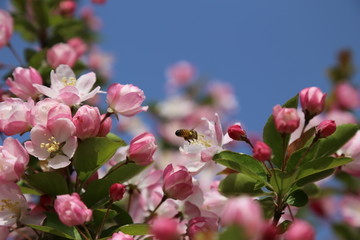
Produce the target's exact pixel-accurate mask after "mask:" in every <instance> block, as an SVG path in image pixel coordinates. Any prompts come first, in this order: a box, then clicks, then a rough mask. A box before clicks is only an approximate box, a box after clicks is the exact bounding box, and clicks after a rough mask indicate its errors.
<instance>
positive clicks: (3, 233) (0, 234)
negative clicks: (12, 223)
mask: <svg viewBox="0 0 360 240" xmlns="http://www.w3.org/2000/svg"><path fill="white" fill-rule="evenodd" d="M9 233H10V232H9V227H0V240H6V239H8V238H7V237H8V236H9Z"/></svg>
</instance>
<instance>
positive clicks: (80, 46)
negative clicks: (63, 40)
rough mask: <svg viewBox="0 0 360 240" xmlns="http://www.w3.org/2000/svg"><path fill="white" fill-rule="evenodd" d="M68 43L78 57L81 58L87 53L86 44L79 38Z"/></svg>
mask: <svg viewBox="0 0 360 240" xmlns="http://www.w3.org/2000/svg"><path fill="white" fill-rule="evenodd" d="M67 43H68V44H69V45H70V46H71V47H72V48H73V49H74V50H75V52H76V54H77V57H78V58H79V57H81V56H82V55H83V54H84V53H85V52H86V51H87V48H88V47H87V45H86V43H85V42H84V41H83V40H82V39H81V38H79V37H74V38H71V39H69V40H68V41H67Z"/></svg>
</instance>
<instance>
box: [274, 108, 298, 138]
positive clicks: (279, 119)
mask: <svg viewBox="0 0 360 240" xmlns="http://www.w3.org/2000/svg"><path fill="white" fill-rule="evenodd" d="M273 117H274V122H275V126H276V129H277V131H278V132H280V133H287V134H290V133H292V132H294V131H295V130H296V129H297V128H298V127H299V124H300V118H299V116H298V114H297V111H296V109H295V108H282V107H281V106H280V105H276V106H275V107H274V108H273Z"/></svg>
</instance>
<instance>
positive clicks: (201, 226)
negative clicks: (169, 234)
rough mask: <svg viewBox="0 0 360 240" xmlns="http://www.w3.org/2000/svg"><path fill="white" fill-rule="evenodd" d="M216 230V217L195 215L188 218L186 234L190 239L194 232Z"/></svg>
mask: <svg viewBox="0 0 360 240" xmlns="http://www.w3.org/2000/svg"><path fill="white" fill-rule="evenodd" d="M217 230H218V219H217V218H210V217H196V218H192V219H190V221H189V223H188V228H187V234H188V235H189V237H190V239H196V238H194V237H195V236H196V234H198V233H201V232H217Z"/></svg>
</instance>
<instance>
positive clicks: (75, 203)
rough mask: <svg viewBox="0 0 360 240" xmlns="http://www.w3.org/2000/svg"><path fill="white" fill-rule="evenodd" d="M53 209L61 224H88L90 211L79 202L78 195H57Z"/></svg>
mask: <svg viewBox="0 0 360 240" xmlns="http://www.w3.org/2000/svg"><path fill="white" fill-rule="evenodd" d="M54 208H55V211H56V213H57V214H58V216H59V219H60V221H61V222H62V223H64V224H65V225H67V226H76V225H81V224H84V223H85V222H89V221H90V220H91V217H92V210H91V209H88V208H87V207H86V205H85V204H84V203H83V202H82V201H81V199H80V196H79V194H78V193H72V194H71V195H69V194H64V195H59V196H57V197H56V199H55V202H54Z"/></svg>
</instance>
